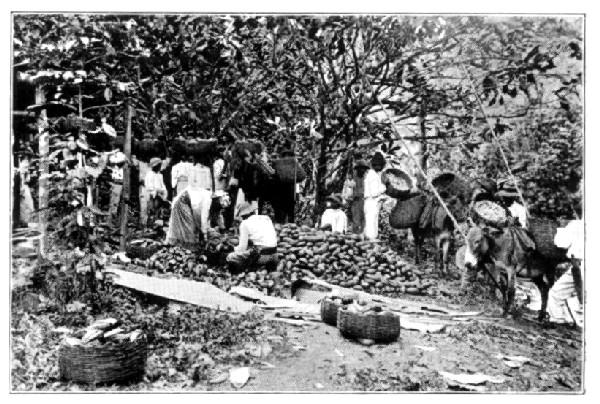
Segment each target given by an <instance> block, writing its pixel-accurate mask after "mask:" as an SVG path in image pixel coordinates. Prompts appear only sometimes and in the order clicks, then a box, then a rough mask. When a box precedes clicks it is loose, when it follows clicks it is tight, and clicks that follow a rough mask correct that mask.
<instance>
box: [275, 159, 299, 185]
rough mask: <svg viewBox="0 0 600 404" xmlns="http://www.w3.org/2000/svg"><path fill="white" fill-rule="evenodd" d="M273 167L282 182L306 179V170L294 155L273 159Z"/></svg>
mask: <svg viewBox="0 0 600 404" xmlns="http://www.w3.org/2000/svg"><path fill="white" fill-rule="evenodd" d="M273 168H274V169H275V172H276V173H277V177H278V178H279V180H280V181H282V182H301V181H304V180H305V179H306V171H304V169H303V168H302V166H301V165H300V164H299V163H298V159H297V158H296V157H283V158H280V159H277V160H273Z"/></svg>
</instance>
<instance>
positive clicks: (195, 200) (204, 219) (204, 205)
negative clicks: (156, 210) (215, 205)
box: [177, 187, 212, 236]
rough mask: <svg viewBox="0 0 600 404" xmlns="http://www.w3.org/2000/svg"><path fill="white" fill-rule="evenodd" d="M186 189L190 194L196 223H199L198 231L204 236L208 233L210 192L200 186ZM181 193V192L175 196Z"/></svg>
mask: <svg viewBox="0 0 600 404" xmlns="http://www.w3.org/2000/svg"><path fill="white" fill-rule="evenodd" d="M186 191H187V193H188V195H189V196H190V205H192V213H193V215H194V220H195V222H196V223H200V231H202V234H204V235H205V236H206V235H207V234H208V228H209V223H208V216H209V214H210V205H211V204H212V192H211V191H209V190H207V189H202V188H190V187H187V188H186ZM180 195H183V192H182V193H181V194H179V195H178V196H177V198H179V197H180Z"/></svg>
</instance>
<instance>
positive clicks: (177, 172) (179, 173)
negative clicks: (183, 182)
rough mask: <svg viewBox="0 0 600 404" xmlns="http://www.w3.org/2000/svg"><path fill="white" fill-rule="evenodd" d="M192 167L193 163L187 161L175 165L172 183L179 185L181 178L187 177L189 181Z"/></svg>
mask: <svg viewBox="0 0 600 404" xmlns="http://www.w3.org/2000/svg"><path fill="white" fill-rule="evenodd" d="M192 167H193V166H192V163H190V162H187V161H181V162H179V163H177V164H175V165H174V166H173V169H172V170H171V183H172V184H173V186H174V187H176V186H177V183H178V182H179V179H180V178H181V179H183V177H185V178H186V179H187V180H188V181H189V179H190V171H191V169H192Z"/></svg>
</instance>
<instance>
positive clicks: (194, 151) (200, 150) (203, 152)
mask: <svg viewBox="0 0 600 404" xmlns="http://www.w3.org/2000/svg"><path fill="white" fill-rule="evenodd" d="M186 150H187V153H188V154H191V155H192V156H194V157H205V156H210V155H214V154H215V153H216V151H217V141H216V140H215V139H194V140H189V141H187V142H186Z"/></svg>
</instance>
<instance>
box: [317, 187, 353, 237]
mask: <svg viewBox="0 0 600 404" xmlns="http://www.w3.org/2000/svg"><path fill="white" fill-rule="evenodd" d="M326 204H327V209H325V211H324V212H323V215H322V216H321V226H320V227H321V229H324V230H326V229H328V230H331V231H333V232H338V233H346V230H347V227H348V218H347V217H346V213H344V211H343V210H342V209H341V207H342V199H341V198H340V197H339V196H337V195H331V196H329V197H328V198H327V202H326Z"/></svg>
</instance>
